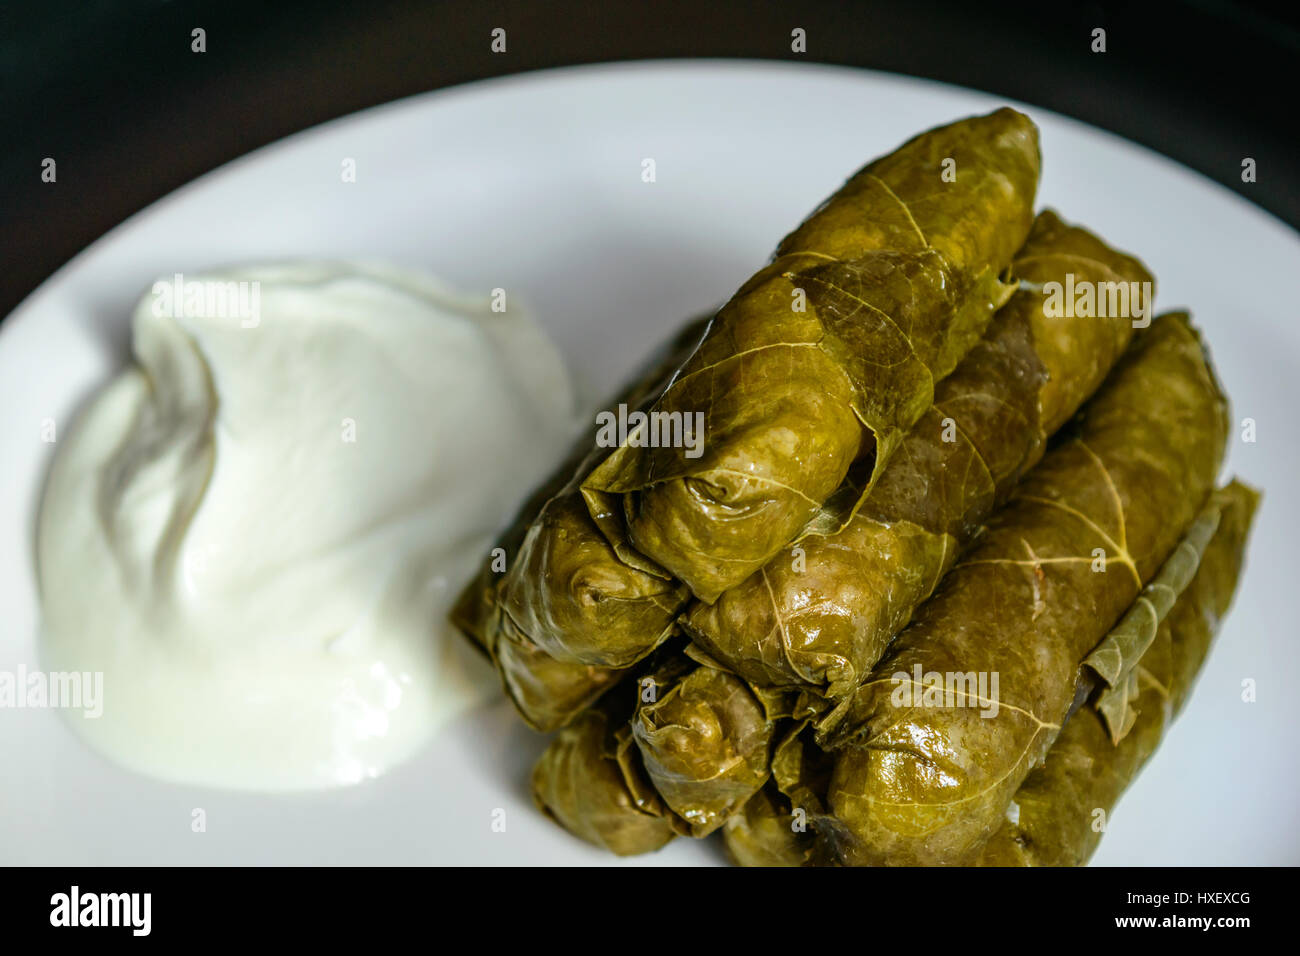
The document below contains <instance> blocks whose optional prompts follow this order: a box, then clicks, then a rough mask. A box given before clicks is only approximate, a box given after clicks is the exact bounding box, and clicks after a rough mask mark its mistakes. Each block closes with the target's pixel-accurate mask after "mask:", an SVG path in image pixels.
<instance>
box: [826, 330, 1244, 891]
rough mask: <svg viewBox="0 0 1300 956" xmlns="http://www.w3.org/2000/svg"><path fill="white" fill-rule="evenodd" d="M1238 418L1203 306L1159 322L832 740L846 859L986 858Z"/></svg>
mask: <svg viewBox="0 0 1300 956" xmlns="http://www.w3.org/2000/svg"><path fill="white" fill-rule="evenodd" d="M1227 427H1228V426H1227V406H1226V402H1225V401H1224V399H1223V396H1222V394H1221V392H1220V391H1219V387H1218V383H1217V382H1216V381H1215V379H1214V375H1213V373H1212V372H1211V370H1210V367H1209V364H1208V361H1207V359H1206V356H1205V353H1204V349H1203V347H1202V345H1201V342H1200V340H1199V338H1198V336H1197V334H1196V333H1195V332H1194V331H1193V330H1192V328H1191V326H1190V324H1189V323H1188V320H1187V318H1186V316H1184V315H1179V314H1169V315H1165V316H1162V317H1160V318H1158V319H1156V320H1155V322H1153V323H1152V325H1151V327H1150V329H1148V330H1147V331H1145V332H1144V333H1143V334H1142V335H1140V336H1139V337H1138V338H1137V340H1136V341H1135V342H1134V344H1133V346H1132V348H1131V349H1130V351H1129V353H1128V354H1127V355H1126V356H1125V358H1124V360H1123V361H1121V363H1120V365H1119V366H1118V367H1117V368H1116V370H1115V372H1114V374H1113V375H1112V376H1111V378H1110V380H1109V381H1108V383H1107V384H1106V386H1105V387H1104V388H1103V389H1102V390H1101V391H1100V392H1099V393H1098V394H1097V396H1096V397H1095V398H1093V399H1092V401H1090V402H1089V403H1088V405H1087V406H1086V407H1085V409H1084V412H1083V414H1082V416H1081V421H1080V422H1078V423H1077V425H1076V427H1075V428H1074V429H1073V430H1072V434H1071V435H1069V436H1066V437H1065V438H1063V439H1058V443H1057V444H1056V446H1055V447H1054V448H1053V449H1052V451H1051V452H1049V454H1048V455H1047V456H1046V457H1045V458H1044V459H1043V460H1042V461H1041V462H1040V463H1039V464H1038V465H1037V466H1036V467H1035V468H1034V469H1033V470H1032V471H1031V472H1029V474H1027V475H1026V476H1025V478H1024V479H1023V480H1022V481H1021V482H1020V484H1019V485H1017V487H1016V490H1015V491H1014V492H1013V494H1012V496H1011V499H1010V502H1009V503H1008V505H1007V506H1006V507H1005V508H1003V509H1002V510H1001V511H1000V512H998V513H997V514H995V515H994V516H993V518H992V519H991V520H990V522H989V527H988V529H987V530H986V531H985V533H984V535H983V536H982V538H981V540H980V542H979V544H978V545H977V546H976V547H975V548H973V549H972V550H971V551H969V552H968V553H967V554H966V555H965V556H963V558H962V559H961V560H960V561H959V562H958V563H957V564H956V566H955V567H954V568H953V569H952V571H950V572H949V573H948V575H947V576H946V577H945V578H944V581H943V584H942V585H941V587H940V589H939V590H938V591H937V592H936V594H935V596H934V597H933V598H932V599H931V600H930V601H929V602H927V603H926V604H925V605H924V606H923V607H922V608H921V609H920V610H919V611H918V613H917V615H916V617H915V618H914V619H913V621H912V623H911V625H910V626H909V627H908V628H907V629H906V630H905V631H903V632H902V633H901V634H900V635H899V636H898V637H897V638H896V639H895V641H894V643H893V644H892V645H891V647H890V650H889V652H888V653H887V654H886V656H885V657H884V659H882V660H881V662H880V663H879V664H878V665H877V666H876V668H875V670H874V671H873V673H872V674H871V675H870V676H869V677H868V678H867V680H866V682H865V683H864V684H863V685H862V686H861V687H860V688H859V689H858V690H857V691H856V692H855V693H854V695H853V697H852V699H851V704H850V706H849V707H848V708H847V712H846V713H845V714H844V716H843V718H842V719H841V720H840V721H838V723H837V724H836V725H835V726H833V727H832V728H831V730H830V731H829V732H828V733H826V734H824V735H823V738H822V741H821V742H822V743H823V744H824V745H825V746H826V747H827V748H829V749H832V750H835V751H836V756H835V768H834V771H833V773H832V776H831V781H830V786H829V791H828V796H827V809H828V812H829V814H830V815H832V816H833V817H834V818H835V819H836V820H837V821H838V824H839V826H838V828H837V829H836V832H835V834H834V836H833V839H834V841H835V843H836V851H837V853H838V854H839V856H840V857H841V858H842V859H844V860H845V861H846V862H851V863H868V864H871V863H897V864H913V865H917V864H960V863H968V862H971V861H972V859H973V856H974V855H975V854H977V853H978V851H979V848H980V846H981V845H982V844H983V842H984V841H985V840H986V839H988V837H989V836H990V835H991V834H992V832H993V830H994V829H995V828H996V827H997V825H998V824H999V822H1000V819H1001V816H1002V813H1003V810H1004V809H1005V808H1006V806H1007V805H1008V803H1009V802H1010V800H1011V798H1012V795H1013V794H1014V793H1015V791H1016V789H1017V788H1018V787H1019V785H1020V783H1021V782H1022V781H1023V780H1024V779H1025V777H1026V776H1027V775H1028V773H1029V771H1030V770H1031V769H1032V768H1033V767H1034V766H1036V765H1037V764H1038V763H1040V762H1041V761H1042V759H1043V757H1044V756H1045V755H1046V753H1047V750H1048V748H1049V747H1050V746H1051V744H1052V742H1053V741H1054V739H1055V738H1056V735H1057V733H1058V732H1059V731H1060V728H1061V725H1062V724H1063V722H1064V720H1065V718H1066V716H1067V714H1068V712H1069V708H1070V704H1071V702H1072V701H1073V699H1074V695H1075V684H1076V677H1077V674H1078V671H1079V665H1080V663H1081V662H1082V661H1083V659H1084V658H1085V657H1086V656H1087V655H1088V654H1089V652H1090V651H1091V650H1092V649H1093V648H1094V647H1095V646H1096V645H1097V644H1098V643H1099V642H1100V641H1101V640H1102V639H1103V638H1104V637H1105V636H1106V633H1107V632H1108V631H1109V629H1110V628H1111V626H1112V625H1113V624H1114V623H1115V622H1116V621H1117V620H1118V619H1119V617H1120V616H1121V615H1122V614H1123V613H1124V612H1125V611H1126V610H1127V609H1128V607H1129V606H1130V605H1131V604H1132V603H1133V601H1134V599H1135V598H1137V596H1138V594H1139V593H1140V591H1141V590H1142V587H1143V585H1144V584H1146V583H1147V582H1148V581H1150V580H1151V578H1152V576H1153V575H1154V574H1155V573H1156V571H1157V570H1159V568H1160V565H1161V564H1162V563H1163V562H1164V560H1165V559H1166V558H1167V557H1168V556H1169V554H1170V553H1171V552H1172V551H1173V550H1174V548H1175V546H1176V545H1177V544H1178V542H1179V539H1180V537H1181V536H1182V534H1183V532H1184V530H1185V529H1186V528H1187V527H1188V526H1189V525H1190V524H1191V522H1192V520H1193V518H1195V516H1196V514H1197V512H1199V511H1200V509H1201V507H1202V505H1203V504H1204V502H1205V500H1206V498H1207V497H1208V495H1209V493H1210V491H1211V489H1212V487H1213V484H1214V479H1215V475H1216V474H1217V472H1218V468H1219V463H1220V461H1221V458H1222V455H1223V450H1224V443H1225V441H1226V437H1227ZM933 675H938V692H937V693H936V692H935V689H936V688H935V682H934V680H933V679H932V678H933ZM958 677H959V678H961V680H960V681H958V680H956V678H958ZM977 678H978V687H977V686H976V685H975V684H974V683H972V681H974V680H975V679H977ZM995 681H996V684H995V683H994V682H995Z"/></svg>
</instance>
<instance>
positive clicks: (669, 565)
mask: <svg viewBox="0 0 1300 956" xmlns="http://www.w3.org/2000/svg"><path fill="white" fill-rule="evenodd" d="M945 159H955V161H956V163H957V168H958V173H957V179H956V182H945V180H944V177H943V175H942V174H943V170H944V160H945ZM1037 178H1038V145H1037V131H1036V129H1035V128H1034V126H1033V124H1032V123H1031V122H1030V121H1029V120H1028V119H1027V118H1026V117H1024V116H1022V115H1021V114H1019V113H1016V112H1014V111H1012V110H1000V111H998V112H996V113H994V114H992V115H990V116H985V117H975V118H972V119H969V120H964V121H961V122H959V123H954V124H951V125H949V126H946V127H941V128H939V129H936V130H932V131H930V132H929V133H926V134H923V135H922V136H920V137H917V138H916V139H914V140H912V141H911V142H910V143H908V144H906V145H904V146H903V147H902V148H900V149H899V150H898V151H897V152H895V153H894V154H891V155H890V156H888V157H885V158H883V159H881V160H878V161H876V162H875V163H873V164H871V165H869V166H868V167H866V168H865V169H863V170H862V171H861V172H859V173H858V174H857V175H856V176H855V177H853V179H851V180H850V181H849V182H848V183H847V184H846V185H845V187H844V188H843V189H841V190H840V191H839V192H838V193H836V195H835V196H833V197H831V199H829V200H828V201H827V202H826V203H825V204H824V205H823V206H822V207H821V208H820V209H819V210H817V211H816V212H815V213H814V214H813V215H812V216H811V217H810V218H809V219H808V220H807V221H806V222H805V223H804V224H803V225H802V226H801V227H800V228H799V229H797V230H796V231H795V232H794V233H792V234H791V235H790V236H788V237H787V238H786V240H785V241H784V242H783V243H782V244H781V246H780V248H779V249H778V255H777V258H776V259H775V260H774V261H773V262H772V263H771V264H770V265H769V266H767V267H766V268H764V269H763V270H761V271H760V272H759V273H758V274H756V275H755V276H754V277H753V278H752V279H750V280H749V282H747V283H746V284H745V285H744V286H743V287H742V288H741V290H740V291H739V292H738V293H737V294H736V295H735V296H734V297H733V298H732V299H731V301H730V302H728V303H727V304H726V305H725V306H724V307H723V309H722V310H721V311H720V312H719V314H718V316H717V317H716V318H715V320H714V322H713V324H712V326H711V327H710V329H709V332H708V334H707V335H706V336H705V339H704V341H703V342H702V343H701V345H700V348H699V349H698V350H697V351H696V353H695V355H694V356H692V358H691V360H690V361H689V362H688V363H687V365H686V366H685V367H684V368H683V369H682V372H681V374H680V375H679V376H678V377H677V379H676V380H674V382H673V383H672V385H671V386H670V387H669V388H668V390H667V391H666V392H665V393H664V395H663V396H662V398H661V399H660V400H659V402H658V403H657V404H656V405H655V408H654V412H656V413H660V414H662V415H685V416H694V415H695V414H696V413H700V414H702V415H703V416H704V418H703V421H704V430H703V436H704V442H703V448H702V454H699V455H698V456H696V455H695V451H696V449H691V448H687V447H638V446H639V445H642V444H647V443H648V442H647V440H646V435H644V434H638V435H637V436H634V437H632V438H630V439H629V442H627V443H625V444H624V445H623V446H621V447H620V448H618V449H616V450H615V451H614V452H612V453H611V454H610V456H609V457H608V458H607V459H606V460H605V461H604V462H603V463H602V464H601V465H600V466H599V467H597V468H596V469H595V471H593V473H592V474H591V476H590V477H589V478H588V480H587V482H586V483H585V487H586V488H587V489H589V490H594V491H597V492H603V493H609V494H619V495H622V496H623V501H624V514H625V516H626V518H627V524H628V534H629V538H630V540H631V542H632V544H633V545H634V546H635V548H636V549H637V550H638V551H640V552H641V553H643V554H645V555H646V556H648V557H649V558H651V559H652V560H653V561H655V562H656V563H657V564H658V565H660V566H662V567H664V568H666V569H667V570H668V571H670V572H671V573H673V574H675V575H676V576H677V577H678V578H680V579H681V580H682V581H683V582H684V583H686V584H687V586H688V587H690V589H691V591H692V592H693V593H694V594H695V595H696V596H698V597H700V598H701V599H703V600H706V601H712V600H714V599H715V598H716V597H717V596H718V595H719V594H720V593H721V592H722V591H724V590H725V589H726V588H728V587H731V586H732V585H734V584H737V583H739V582H740V581H742V580H744V579H745V578H746V577H748V576H749V574H751V573H752V572H753V571H755V570H757V569H758V568H759V567H761V566H762V565H763V564H764V563H765V562H766V561H767V560H768V559H769V558H771V557H772V555H774V554H775V553H776V552H777V551H778V550H779V549H780V548H782V547H783V546H784V545H785V544H786V543H788V542H789V541H790V540H791V539H792V538H793V537H794V536H795V535H796V534H798V532H799V530H800V529H801V528H802V527H803V526H804V524H805V523H806V522H807V521H808V520H809V519H810V518H811V517H813V516H814V515H815V514H816V512H817V510H818V509H819V508H820V507H821V505H822V504H823V503H824V502H825V501H826V500H827V498H829V497H830V495H831V494H832V493H833V492H834V491H835V489H836V488H837V487H839V486H840V484H841V482H842V481H843V479H844V477H845V475H846V474H847V472H848V469H849V466H850V464H852V463H853V461H854V459H855V458H857V457H858V455H859V453H861V452H865V453H866V455H867V456H868V458H869V460H870V461H871V462H874V464H873V465H870V466H869V467H868V472H869V475H868V479H867V481H868V484H869V483H870V481H871V480H872V478H873V477H874V476H875V475H878V474H879V472H880V470H881V469H882V468H883V467H884V465H885V463H886V461H887V460H888V458H889V456H890V454H891V453H892V452H893V450H894V449H895V447H896V446H897V444H898V443H899V441H900V440H901V438H902V435H903V433H904V431H905V430H906V429H907V428H908V427H910V426H911V425H912V424H913V423H914V422H915V421H916V419H917V417H918V416H920V415H921V414H922V413H923V412H924V411H925V410H926V408H928V407H929V406H930V403H931V401H932V398H933V395H934V385H935V383H936V382H937V381H938V380H940V379H942V378H943V377H944V376H946V375H947V374H948V373H949V372H951V371H952V369H953V368H954V367H955V366H956V364H957V362H958V361H959V359H960V358H961V356H962V355H963V354H964V353H965V352H966V351H967V350H968V349H970V347H971V346H973V345H974V344H975V342H976V341H977V340H978V338H979V337H980V336H981V335H982V334H983V331H984V329H985V327H986V326H987V324H988V322H989V320H990V318H991V316H992V313H993V311H994V310H995V309H996V308H997V307H998V306H1000V305H1001V304H1002V303H1003V302H1004V301H1005V300H1006V298H1007V297H1008V296H1009V295H1010V292H1011V288H1010V287H1008V286H1005V285H1004V284H1002V283H1001V282H999V281H998V278H997V275H998V273H999V272H1000V271H1001V270H1002V269H1004V268H1005V267H1006V266H1007V265H1008V264H1009V262H1010V260H1011V255H1012V253H1013V252H1014V250H1015V249H1016V248H1017V247H1018V246H1019V245H1020V243H1021V241H1022V240H1023V238H1024V236H1025V235H1026V234H1027V232H1028V230H1029V225H1030V222H1031V218H1032V212H1031V211H1032V205H1033V196H1034V191H1035V188H1036V184H1037ZM800 296H802V297H803V298H804V302H805V304H806V308H805V309H804V310H803V311H798V310H796V309H795V308H794V306H795V305H796V304H797V303H798V301H799V297H800ZM689 420H692V421H693V420H694V418H693V417H692V418H691V419H689ZM603 507H604V506H602V508H603Z"/></svg>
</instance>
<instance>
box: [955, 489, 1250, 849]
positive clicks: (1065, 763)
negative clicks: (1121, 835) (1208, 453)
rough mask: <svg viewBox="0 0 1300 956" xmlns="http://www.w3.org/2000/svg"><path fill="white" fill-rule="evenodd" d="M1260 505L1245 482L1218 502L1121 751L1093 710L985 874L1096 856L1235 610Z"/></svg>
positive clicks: (1145, 662)
mask: <svg viewBox="0 0 1300 956" xmlns="http://www.w3.org/2000/svg"><path fill="white" fill-rule="evenodd" d="M1258 502H1259V493H1258V492H1256V491H1255V490H1254V489H1252V488H1250V487H1248V486H1246V485H1244V484H1242V483H1241V482H1233V483H1232V484H1230V485H1229V486H1228V487H1226V488H1224V489H1222V490H1221V491H1219V492H1217V493H1216V494H1215V501H1214V503H1213V506H1214V508H1215V509H1217V510H1218V512H1219V523H1218V527H1217V530H1216V531H1215V532H1214V537H1213V538H1211V539H1210V542H1209V544H1208V546H1207V547H1206V548H1205V552H1204V555H1203V556H1202V557H1201V559H1200V563H1199V566H1198V568H1197V569H1196V571H1195V576H1194V577H1193V578H1192V579H1191V583H1190V584H1188V585H1187V586H1186V588H1185V589H1184V590H1183V591H1182V592H1181V593H1180V594H1178V595H1177V598H1176V601H1175V602H1174V603H1173V606H1172V609H1170V610H1169V611H1168V614H1167V616H1166V617H1164V618H1163V619H1162V620H1160V621H1159V622H1158V624H1157V626H1156V629H1155V632H1154V635H1153V637H1152V639H1151V640H1150V642H1149V643H1148V644H1147V647H1146V649H1145V650H1144V651H1143V652H1142V655H1141V657H1140V658H1139V659H1138V661H1137V662H1136V663H1135V665H1134V668H1133V670H1134V673H1135V674H1136V675H1137V677H1138V683H1139V687H1140V691H1139V694H1138V697H1137V699H1136V700H1135V701H1134V719H1133V722H1132V724H1131V726H1130V728H1129V732H1128V733H1127V735H1126V736H1125V737H1124V739H1123V740H1121V741H1120V742H1119V743H1118V744H1116V743H1113V742H1112V739H1111V735H1110V731H1109V729H1108V727H1107V724H1106V720H1105V718H1104V717H1103V716H1102V714H1101V713H1100V712H1099V711H1097V710H1096V709H1095V708H1094V707H1091V706H1087V705H1085V706H1084V707H1082V708H1081V709H1079V710H1078V711H1077V712H1076V713H1075V714H1074V715H1073V716H1071V717H1070V719H1069V720H1068V722H1067V723H1066V725H1065V727H1064V728H1063V729H1062V730H1061V734H1060V736H1059V737H1057V739H1056V742H1055V743H1054V744H1053V745H1052V749H1051V750H1049V751H1048V752H1047V760H1046V762H1045V763H1044V764H1043V765H1042V766H1041V767H1038V768H1036V769H1035V770H1034V771H1033V772H1032V773H1031V774H1030V775H1029V776H1028V777H1026V778H1025V782H1024V783H1023V784H1021V785H1020V789H1019V790H1017V791H1016V795H1015V797H1014V798H1013V800H1012V802H1011V804H1010V806H1008V808H1007V812H1006V814H1005V819H1004V820H1003V822H1002V825H1001V826H1000V827H999V828H998V830H997V832H996V833H994V834H993V836H992V837H991V838H990V839H989V842H988V843H986V844H985V845H984V848H983V849H982V850H981V851H980V856H979V860H978V863H979V865H980V866H1081V865H1082V864H1084V863H1086V862H1087V861H1088V858H1089V857H1090V856H1092V854H1093V851H1095V850H1096V848H1097V845H1098V843H1099V842H1100V841H1101V836H1102V833H1103V832H1104V825H1105V820H1106V815H1107V814H1109V813H1110V812H1111V810H1112V809H1113V808H1114V806H1115V804H1116V802H1117V801H1118V800H1119V798H1120V796H1121V795H1122V794H1123V792H1124V791H1125V789H1127V787H1128V785H1129V784H1130V783H1132V781H1133V779H1134V777H1136V776H1137V773H1138V771H1139V770H1141V768H1142V766H1143V765H1144V764H1145V763H1146V761H1147V760H1148V759H1150V757H1151V755H1152V754H1153V753H1154V752H1155V749H1156V747H1157V746H1158V745H1159V743H1160V740H1161V738H1162V737H1163V736H1164V733H1165V731H1166V730H1167V729H1168V726H1169V723H1170V722H1171V721H1172V720H1173V718H1174V717H1175V716H1177V714H1178V711H1179V710H1180V709H1181V708H1182V705H1183V703H1184V701H1185V700H1186V699H1187V694H1188V692H1189V691H1190V690H1191V687H1192V684H1193V683H1194V681H1195V679H1196V675H1197V673H1198V671H1199V670H1200V667H1201V664H1202V663H1203V662H1204V660H1205V656H1206V654H1207V653H1208V652H1209V649H1210V644H1211V642H1212V641H1213V640H1214V634H1215V631H1216V630H1217V628H1218V625H1219V622H1220V621H1221V620H1222V618H1223V616H1224V615H1225V614H1226V613H1227V611H1228V606H1229V605H1230V604H1231V602H1232V597H1233V593H1234V592H1235V590H1236V586H1237V578H1238V576H1239V574H1240V572H1241V567H1242V561H1243V558H1244V552H1245V546H1246V538H1247V535H1248V533H1249V530H1250V524H1251V521H1252V519H1253V517H1254V513H1255V508H1256V506H1257V505H1258Z"/></svg>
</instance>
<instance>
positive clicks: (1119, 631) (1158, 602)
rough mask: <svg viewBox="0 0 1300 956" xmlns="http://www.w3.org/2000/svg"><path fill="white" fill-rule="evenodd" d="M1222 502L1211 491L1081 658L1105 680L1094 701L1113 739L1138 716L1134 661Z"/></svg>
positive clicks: (1184, 581)
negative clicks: (1109, 627) (1117, 616)
mask: <svg viewBox="0 0 1300 956" xmlns="http://www.w3.org/2000/svg"><path fill="white" fill-rule="evenodd" d="M1222 507H1223V502H1222V500H1221V498H1220V496H1218V495H1214V496H1211V498H1210V502H1209V504H1207V505H1206V507H1205V510H1204V511H1202V512H1201V514H1200V515H1199V516H1198V517H1197V519H1196V520H1195V521H1194V522H1192V526H1191V528H1189V529H1188V531H1187V534H1186V535H1185V536H1184V537H1183V540H1182V541H1181V542H1179V544H1178V547H1177V548H1175V549H1174V553H1173V554H1171V555H1170V556H1169V559H1168V560H1167V561H1165V563H1164V566H1163V567H1162V568H1161V569H1160V573H1159V574H1157V575H1156V576H1155V578H1153V579H1152V581H1151V583H1150V584H1148V585H1147V586H1146V587H1145V588H1143V589H1142V593H1141V594H1140V595H1138V599H1137V600H1136V601H1134V602H1133V606H1132V607H1131V608H1129V610H1128V613H1126V614H1125V615H1124V616H1123V617H1122V618H1120V622H1119V623H1118V624H1116V625H1115V627H1114V628H1113V629H1112V630H1111V632H1110V634H1108V635H1107V636H1106V640H1104V641H1102V642H1101V643H1100V644H1099V645H1097V647H1096V648H1094V649H1093V652H1092V653H1091V654H1089V655H1088V656H1087V657H1086V658H1085V659H1084V662H1083V663H1084V664H1085V665H1086V666H1087V667H1089V668H1091V669H1092V671H1093V673H1095V674H1096V675H1097V677H1099V678H1100V679H1101V680H1102V681H1103V682H1104V685H1105V686H1104V688H1103V690H1102V692H1101V693H1100V695H1099V696H1098V697H1097V699H1096V701H1095V702H1094V704H1093V706H1094V707H1095V708H1096V710H1097V712H1098V713H1099V714H1101V716H1102V719H1103V720H1104V721H1105V723H1106V726H1107V728H1108V729H1109V730H1110V736H1111V741H1112V742H1113V743H1119V742H1120V740H1122V739H1123V738H1124V735H1125V734H1126V733H1128V731H1129V729H1130V728H1131V727H1132V726H1133V722H1134V720H1136V718H1137V711H1136V709H1135V705H1136V702H1137V694H1138V692H1139V690H1140V688H1139V681H1138V680H1137V672H1136V668H1137V666H1138V663H1139V662H1140V661H1141V660H1142V659H1143V656H1144V655H1145V654H1146V651H1147V648H1149V647H1150V646H1151V642H1152V641H1154V640H1155V638H1156V633H1157V631H1158V630H1159V628H1160V624H1161V622H1163V621H1164V619H1165V615H1166V614H1168V613H1169V609H1170V608H1172V607H1173V606H1174V602H1175V601H1177V600H1178V596H1179V595H1180V594H1182V593H1183V589H1184V588H1186V587H1187V585H1188V583H1189V582H1190V581H1191V580H1192V578H1193V576H1195V574H1196V569H1197V568H1198V567H1199V566H1200V563H1201V555H1202V554H1203V553H1204V552H1205V548H1206V546H1207V545H1208V544H1209V543H1210V540H1211V538H1212V537H1213V536H1214V532H1215V530H1216V529H1217V528H1218V527H1219V520H1220V517H1221V514H1222Z"/></svg>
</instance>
